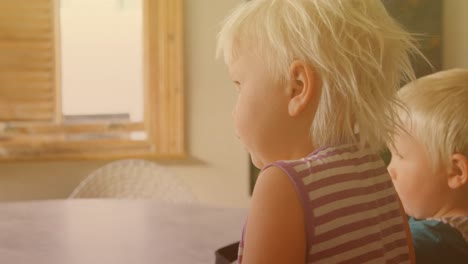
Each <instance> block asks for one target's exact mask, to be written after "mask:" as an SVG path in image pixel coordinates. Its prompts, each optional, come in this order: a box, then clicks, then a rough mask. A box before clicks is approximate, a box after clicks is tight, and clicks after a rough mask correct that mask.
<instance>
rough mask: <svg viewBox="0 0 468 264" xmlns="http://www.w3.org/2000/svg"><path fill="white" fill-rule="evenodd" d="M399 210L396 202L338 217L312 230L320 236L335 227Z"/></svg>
mask: <svg viewBox="0 0 468 264" xmlns="http://www.w3.org/2000/svg"><path fill="white" fill-rule="evenodd" d="M399 208H400V205H399V204H398V203H397V202H395V203H391V204H387V205H386V206H383V207H379V208H371V209H369V210H366V211H360V212H357V213H355V214H351V215H346V216H343V217H338V218H336V219H334V220H332V221H329V222H326V223H324V224H321V225H318V226H316V227H315V229H314V230H315V233H316V234H317V235H320V234H323V233H326V232H328V231H330V230H333V229H335V228H336V227H339V226H343V225H346V224H349V223H355V222H357V221H360V220H363V219H367V218H370V217H376V216H378V215H381V214H385V213H388V212H391V211H393V210H396V209H399ZM376 209H377V210H376Z"/></svg>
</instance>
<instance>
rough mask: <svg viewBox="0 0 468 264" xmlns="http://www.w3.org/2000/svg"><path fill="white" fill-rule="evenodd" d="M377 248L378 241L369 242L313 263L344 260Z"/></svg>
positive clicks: (326, 263) (327, 263)
mask: <svg viewBox="0 0 468 264" xmlns="http://www.w3.org/2000/svg"><path fill="white" fill-rule="evenodd" d="M379 248H380V245H379V244H378V243H369V244H365V245H363V246H361V247H358V248H352V249H350V250H347V251H343V252H340V253H339V254H335V255H333V256H330V257H328V258H324V259H320V260H319V261H318V262H314V263H324V264H330V263H338V262H341V261H345V260H348V259H351V258H354V257H357V256H360V255H362V254H365V253H367V252H370V251H374V250H378V249H379ZM381 263H382V262H381Z"/></svg>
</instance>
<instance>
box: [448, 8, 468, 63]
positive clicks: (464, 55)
mask: <svg viewBox="0 0 468 264" xmlns="http://www.w3.org/2000/svg"><path fill="white" fill-rule="evenodd" d="M443 5H444V6H443V15H442V16H443V18H444V25H443V28H442V30H443V39H444V42H443V43H442V45H443V48H442V49H443V68H444V69H450V68H454V67H461V68H468V27H467V25H468V16H467V15H466V14H467V13H468V1H466V0H444V1H443Z"/></svg>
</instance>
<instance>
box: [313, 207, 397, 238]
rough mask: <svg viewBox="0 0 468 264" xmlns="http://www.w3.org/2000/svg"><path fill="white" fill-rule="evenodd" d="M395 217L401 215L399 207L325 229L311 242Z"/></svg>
mask: <svg viewBox="0 0 468 264" xmlns="http://www.w3.org/2000/svg"><path fill="white" fill-rule="evenodd" d="M396 217H399V218H400V217H401V212H400V209H395V210H393V211H390V212H387V213H384V214H380V215H378V216H374V217H369V218H366V219H362V220H359V221H356V222H352V223H349V224H346V225H342V226H340V227H337V228H335V229H332V230H330V231H327V232H325V233H323V234H320V235H317V236H316V237H314V239H313V242H314V243H321V242H324V241H327V240H330V239H332V238H335V237H337V236H340V235H342V234H347V233H350V232H353V231H356V230H359V229H365V228H368V227H369V226H373V225H375V224H377V223H380V222H383V221H385V220H390V219H392V218H396ZM317 226H318V225H317ZM400 226H401V229H402V230H403V226H402V224H400Z"/></svg>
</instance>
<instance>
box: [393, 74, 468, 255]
mask: <svg viewBox="0 0 468 264" xmlns="http://www.w3.org/2000/svg"><path fill="white" fill-rule="evenodd" d="M399 95H400V97H401V98H402V100H403V102H404V103H405V104H406V106H407V108H408V111H402V112H401V117H402V120H403V122H404V125H405V128H406V131H407V132H400V133H398V134H397V135H396V137H395V141H394V146H393V147H390V149H391V152H392V160H391V162H390V164H389V166H388V170H389V172H390V175H391V177H392V179H393V182H394V184H395V187H396V190H397V192H398V194H399V196H400V198H401V201H402V203H403V205H404V207H405V210H406V212H407V214H408V215H410V216H412V217H414V218H412V219H411V220H410V227H411V232H412V235H413V241H414V248H415V252H416V261H417V263H468V70H466V69H465V70H462V69H453V70H447V71H442V72H439V73H435V74H431V75H428V76H425V77H423V78H420V79H418V80H416V81H414V82H412V83H410V84H407V85H405V86H404V87H403V88H402V89H401V90H400V92H399Z"/></svg>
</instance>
